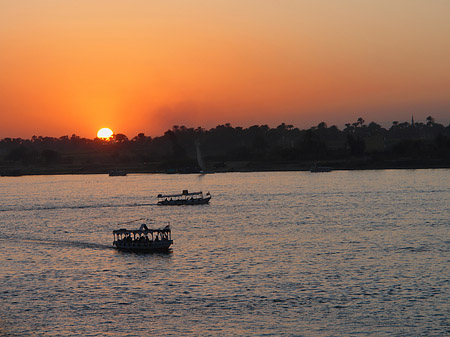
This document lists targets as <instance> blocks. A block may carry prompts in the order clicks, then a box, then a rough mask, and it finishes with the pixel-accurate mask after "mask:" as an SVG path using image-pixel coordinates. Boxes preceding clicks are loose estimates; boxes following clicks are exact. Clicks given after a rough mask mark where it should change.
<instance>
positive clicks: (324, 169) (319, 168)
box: [309, 164, 332, 173]
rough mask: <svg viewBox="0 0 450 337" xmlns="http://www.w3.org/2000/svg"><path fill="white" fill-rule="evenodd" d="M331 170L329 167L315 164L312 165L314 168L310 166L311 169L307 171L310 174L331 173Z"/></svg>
mask: <svg viewBox="0 0 450 337" xmlns="http://www.w3.org/2000/svg"><path fill="white" fill-rule="evenodd" d="M331 170H332V169H331V167H329V166H317V164H314V166H311V168H310V169H309V171H310V172H312V173H317V172H331Z"/></svg>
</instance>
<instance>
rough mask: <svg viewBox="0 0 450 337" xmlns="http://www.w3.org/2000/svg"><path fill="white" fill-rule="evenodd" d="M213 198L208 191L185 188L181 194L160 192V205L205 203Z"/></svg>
mask: <svg viewBox="0 0 450 337" xmlns="http://www.w3.org/2000/svg"><path fill="white" fill-rule="evenodd" d="M210 200H211V194H210V193H209V192H207V193H206V194H205V195H203V192H189V191H188V190H183V192H182V193H181V194H167V195H164V194H158V205H204V204H207V203H209V201H210Z"/></svg>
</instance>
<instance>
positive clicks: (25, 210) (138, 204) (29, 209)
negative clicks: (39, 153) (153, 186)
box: [0, 203, 157, 212]
mask: <svg viewBox="0 0 450 337" xmlns="http://www.w3.org/2000/svg"><path fill="white" fill-rule="evenodd" d="M156 205H157V204H155V203H151V204H147V203H134V204H117V205H111V204H103V205H76V206H36V207H30V208H19V207H12V208H0V212H12V211H13V212H17V211H23V212H27V211H53V210H64V209H95V208H119V207H142V206H156Z"/></svg>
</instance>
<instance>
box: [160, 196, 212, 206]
mask: <svg viewBox="0 0 450 337" xmlns="http://www.w3.org/2000/svg"><path fill="white" fill-rule="evenodd" d="M209 200H211V197H206V198H197V199H190V200H188V199H180V200H161V201H158V205H164V206H180V205H205V204H207V203H209Z"/></svg>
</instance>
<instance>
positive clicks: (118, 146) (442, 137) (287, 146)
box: [0, 116, 450, 176]
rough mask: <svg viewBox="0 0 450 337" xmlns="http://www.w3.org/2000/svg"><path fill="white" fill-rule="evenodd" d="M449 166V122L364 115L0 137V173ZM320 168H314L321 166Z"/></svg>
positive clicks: (9, 174) (161, 171)
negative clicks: (308, 122)
mask: <svg viewBox="0 0 450 337" xmlns="http://www.w3.org/2000/svg"><path fill="white" fill-rule="evenodd" d="M312 166H319V167H320V166H323V167H325V168H327V169H326V170H368V169H369V170H370V169H372V170H373V169H423V168H450V125H449V126H443V125H441V124H439V123H437V122H435V120H434V118H433V117H431V116H429V117H427V119H426V123H422V122H415V121H414V120H413V119H412V120H411V123H409V122H402V123H399V122H398V121H394V122H393V123H392V126H391V127H390V128H389V129H385V128H383V127H381V126H380V125H378V124H376V123H374V122H371V123H369V124H368V125H366V124H365V121H364V120H363V119H362V118H358V120H357V121H356V122H354V123H348V124H346V127H345V128H344V129H343V130H339V129H338V128H337V127H336V126H331V127H328V126H327V125H326V123H325V122H321V123H319V124H318V125H317V126H314V127H311V128H309V129H307V130H300V129H298V128H296V127H294V126H293V125H286V124H284V123H282V124H280V125H279V126H277V127H276V128H270V127H268V126H267V125H254V126H251V127H248V128H242V127H233V126H231V125H230V124H225V125H218V126H217V127H215V128H212V129H210V130H205V129H203V128H201V127H197V128H187V127H185V126H177V125H175V126H173V128H172V129H171V130H168V131H166V132H165V133H164V135H162V136H159V137H154V138H152V137H149V136H146V135H145V134H143V133H140V134H138V135H137V136H135V137H133V138H132V139H128V137H127V136H126V135H123V134H120V133H119V134H115V135H114V136H113V137H112V138H111V139H109V140H102V139H99V138H95V139H86V138H80V137H78V136H76V135H72V136H71V137H69V136H62V137H59V138H52V137H42V136H33V137H32V139H21V138H4V139H2V140H0V173H1V174H2V175H4V176H18V175H39V174H95V173H98V174H107V173H109V172H110V171H114V170H120V171H124V172H127V173H185V174H187V173H200V172H209V173H211V172H217V173H219V172H257V171H307V170H310V168H311V167H312ZM326 170H324V169H319V171H326Z"/></svg>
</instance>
